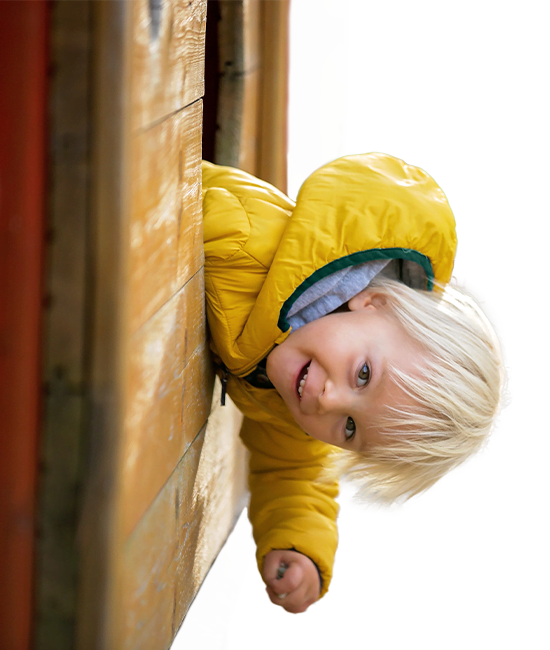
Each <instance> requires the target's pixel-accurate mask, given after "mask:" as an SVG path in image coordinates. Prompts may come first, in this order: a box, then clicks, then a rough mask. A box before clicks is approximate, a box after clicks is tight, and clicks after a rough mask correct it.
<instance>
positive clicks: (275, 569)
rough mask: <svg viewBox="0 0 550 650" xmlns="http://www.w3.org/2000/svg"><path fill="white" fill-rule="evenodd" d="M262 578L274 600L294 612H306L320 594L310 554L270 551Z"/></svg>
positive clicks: (265, 560)
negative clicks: (308, 555)
mask: <svg viewBox="0 0 550 650" xmlns="http://www.w3.org/2000/svg"><path fill="white" fill-rule="evenodd" d="M285 567H286V568H285ZM262 578H263V579H264V582H265V583H266V585H267V587H266V591H267V594H268V596H269V598H270V599H271V602H272V603H274V604H275V605H280V606H281V607H283V608H284V609H286V611H287V612H291V613H292V614H299V613H301V612H305V611H306V609H307V608H308V607H309V606H310V605H312V604H313V603H314V602H315V601H316V600H318V599H319V596H320V594H321V583H320V579H319V573H318V571H317V567H316V566H315V564H314V563H313V562H312V561H311V560H310V559H309V558H308V557H307V555H303V554H302V553H298V552H297V551H271V552H269V553H268V554H267V555H266V556H265V559H264V567H263V571H262Z"/></svg>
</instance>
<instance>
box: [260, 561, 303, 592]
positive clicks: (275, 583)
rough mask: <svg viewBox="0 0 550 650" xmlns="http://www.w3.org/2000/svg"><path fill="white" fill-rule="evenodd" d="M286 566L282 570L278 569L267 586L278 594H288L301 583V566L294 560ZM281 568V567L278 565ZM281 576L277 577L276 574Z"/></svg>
mask: <svg viewBox="0 0 550 650" xmlns="http://www.w3.org/2000/svg"><path fill="white" fill-rule="evenodd" d="M286 566H287V567H288V568H287V569H285V570H284V572H282V571H278V572H277V574H276V575H275V578H274V579H272V580H270V581H269V583H268V584H269V586H270V587H272V589H273V590H274V591H275V592H276V593H278V594H289V593H292V592H293V591H294V590H295V589H297V588H298V587H299V586H300V584H301V583H302V580H303V577H304V572H303V570H302V567H301V566H300V565H299V564H297V563H296V562H292V563H290V564H289V565H286ZM280 568H281V569H282V567H280ZM281 573H282V577H281V578H279V577H278V575H281Z"/></svg>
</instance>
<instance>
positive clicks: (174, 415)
mask: <svg viewBox="0 0 550 650" xmlns="http://www.w3.org/2000/svg"><path fill="white" fill-rule="evenodd" d="M203 292H204V280H203V275H202V272H200V273H198V274H197V275H196V276H195V277H194V278H193V279H192V280H191V281H190V282H188V283H187V285H186V286H185V287H184V288H183V289H182V290H181V291H180V292H179V293H178V294H177V295H176V296H174V297H173V298H172V299H171V300H170V301H169V302H168V303H167V304H166V305H164V306H163V307H162V309H160V310H159V311H158V312H157V313H156V314H155V316H154V317H153V318H151V319H150V321H148V322H147V323H146V324H145V325H144V326H143V327H142V328H141V329H140V330H139V331H138V332H137V333H136V334H134V336H133V337H132V339H131V343H130V353H129V372H128V384H127V387H126V404H127V407H126V409H127V410H126V418H125V425H124V429H125V433H124V448H125V451H124V459H123V467H122V469H121V471H122V480H123V488H122V489H123V497H122V508H123V520H124V525H123V531H124V536H125V537H126V536H127V535H128V534H129V533H130V531H131V530H132V529H133V527H134V526H135V525H136V523H137V521H138V520H139V518H140V517H141V515H142V514H143V513H144V512H145V510H146V509H147V507H148V506H149V505H150V504H151V502H152V501H153V499H154V498H155V496H156V495H157V493H158V492H159V490H160V489H161V487H162V486H163V485H164V483H165V482H166V481H167V479H168V478H169V476H170V474H171V473H172V472H173V470H174V468H175V467H176V465H177V464H178V462H179V461H180V459H181V457H182V456H183V455H184V454H185V452H186V450H187V448H188V446H189V445H190V444H191V442H192V440H193V439H194V438H195V436H196V435H197V433H198V431H199V430H200V428H201V427H202V426H203V425H204V423H205V422H206V418H207V417H208V412H209V407H210V399H211V395H212V381H213V376H212V374H213V373H212V367H211V361H210V356H209V353H208V350H207V346H206V333H205V314H204V299H203Z"/></svg>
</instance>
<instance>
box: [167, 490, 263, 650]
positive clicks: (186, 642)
mask: <svg viewBox="0 0 550 650" xmlns="http://www.w3.org/2000/svg"><path fill="white" fill-rule="evenodd" d="M247 507H248V501H247V500H245V501H243V503H242V504H241V507H240V508H239V512H238V514H237V517H236V518H235V521H234V522H233V526H232V528H231V530H230V532H229V536H228V538H227V540H226V542H225V544H224V545H223V547H222V549H221V551H220V553H219V554H218V556H217V557H216V559H215V560H214V562H213V564H212V566H211V567H210V570H209V571H208V573H207V574H206V577H205V579H204V581H203V583H202V585H201V587H200V589H199V591H198V592H197V595H196V596H195V599H194V600H193V602H192V603H191V605H190V607H189V610H188V611H187V614H186V615H185V618H184V619H183V622H182V624H181V627H180V629H179V630H178V632H177V634H176V636H175V638H174V640H173V642H172V645H171V646H170V648H171V649H172V650H183V649H185V650H199V649H200V650H210V649H213V648H216V649H217V650H228V649H229V648H232V647H233V646H232V645H231V643H230V636H229V625H230V623H231V618H232V615H233V613H234V611H235V607H236V604H237V602H238V599H239V586H240V584H241V581H242V577H243V574H244V571H245V570H246V567H251V566H255V561H254V542H253V540H252V529H251V527H250V522H249V521H248V517H247Z"/></svg>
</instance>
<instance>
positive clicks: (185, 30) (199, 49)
mask: <svg viewBox="0 0 550 650" xmlns="http://www.w3.org/2000/svg"><path fill="white" fill-rule="evenodd" d="M205 31H206V2H204V1H202V0H172V1H171V2H155V3H153V2H149V1H148V0H135V7H134V11H133V18H132V54H131V56H132V91H131V93H132V95H131V98H132V118H131V119H132V130H136V129H141V128H145V127H147V126H149V125H151V124H153V123H154V122H156V121H158V120H160V119H164V118H165V117H166V116H167V115H170V114H171V113H174V112H176V111H178V110H180V109H181V108H182V107H183V106H187V105H189V104H191V103H192V102H194V101H196V100H197V99H199V98H200V97H202V95H203V93H204V36H205Z"/></svg>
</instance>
